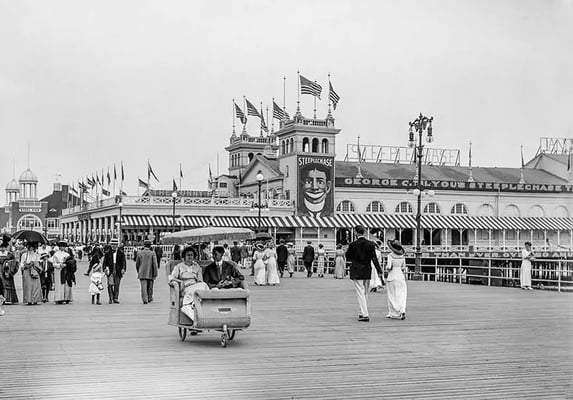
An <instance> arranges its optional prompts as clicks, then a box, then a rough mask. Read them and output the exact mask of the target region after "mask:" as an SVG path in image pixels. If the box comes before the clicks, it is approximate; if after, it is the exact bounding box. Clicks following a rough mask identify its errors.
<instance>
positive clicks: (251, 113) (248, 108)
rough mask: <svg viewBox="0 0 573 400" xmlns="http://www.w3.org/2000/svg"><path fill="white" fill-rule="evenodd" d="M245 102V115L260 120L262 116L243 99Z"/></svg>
mask: <svg viewBox="0 0 573 400" xmlns="http://www.w3.org/2000/svg"><path fill="white" fill-rule="evenodd" d="M245 102H246V103H247V115H252V116H254V117H259V118H261V117H262V115H261V114H259V111H258V110H257V107H255V106H254V105H252V104H251V102H250V101H249V100H247V99H245Z"/></svg>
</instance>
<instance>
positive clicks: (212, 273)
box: [203, 261, 245, 288]
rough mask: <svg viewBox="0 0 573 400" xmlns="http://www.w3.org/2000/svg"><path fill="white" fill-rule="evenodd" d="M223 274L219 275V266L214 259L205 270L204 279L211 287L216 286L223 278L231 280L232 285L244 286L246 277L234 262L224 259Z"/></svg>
mask: <svg viewBox="0 0 573 400" xmlns="http://www.w3.org/2000/svg"><path fill="white" fill-rule="evenodd" d="M221 269H222V274H221V275H219V268H218V267H217V263H215V261H213V262H212V263H211V264H209V265H207V267H206V268H205V271H203V281H204V282H205V283H206V284H207V285H209V288H214V287H215V286H217V285H218V284H219V282H221V281H223V280H227V281H230V282H231V283H232V287H234V288H236V287H241V286H243V281H244V280H245V277H244V276H243V274H241V272H239V270H238V269H237V267H235V265H234V264H232V263H230V262H227V261H223V264H222V266H221Z"/></svg>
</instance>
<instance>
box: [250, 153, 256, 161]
mask: <svg viewBox="0 0 573 400" xmlns="http://www.w3.org/2000/svg"><path fill="white" fill-rule="evenodd" d="M254 156H255V155H254V154H253V153H249V162H251V161H252V160H253V157H254Z"/></svg>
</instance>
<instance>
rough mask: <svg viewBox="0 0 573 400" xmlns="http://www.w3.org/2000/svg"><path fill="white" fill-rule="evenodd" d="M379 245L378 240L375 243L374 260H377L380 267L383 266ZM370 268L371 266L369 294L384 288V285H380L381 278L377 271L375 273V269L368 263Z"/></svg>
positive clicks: (372, 264)
mask: <svg viewBox="0 0 573 400" xmlns="http://www.w3.org/2000/svg"><path fill="white" fill-rule="evenodd" d="M380 244H381V242H380V241H379V240H377V241H376V249H375V251H376V258H377V259H378V263H379V264H380V266H382V265H383V263H382V251H381V250H380ZM370 264H371V266H372V272H371V273H370V276H371V278H370V291H371V292H377V291H379V290H382V289H383V288H384V284H383V283H382V282H383V281H382V278H381V277H380V275H378V271H376V267H374V263H373V262H370Z"/></svg>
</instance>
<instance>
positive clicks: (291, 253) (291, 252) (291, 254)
mask: <svg viewBox="0 0 573 400" xmlns="http://www.w3.org/2000/svg"><path fill="white" fill-rule="evenodd" d="M287 250H288V257H287V268H288V273H289V275H290V278H292V274H294V266H295V264H296V249H295V248H294V244H292V243H288V244H287Z"/></svg>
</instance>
